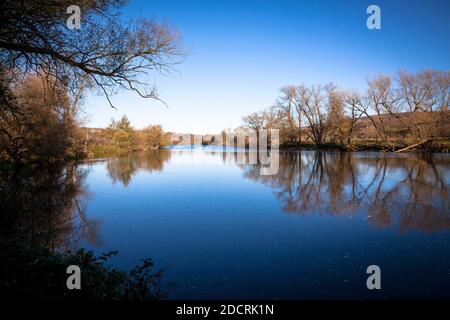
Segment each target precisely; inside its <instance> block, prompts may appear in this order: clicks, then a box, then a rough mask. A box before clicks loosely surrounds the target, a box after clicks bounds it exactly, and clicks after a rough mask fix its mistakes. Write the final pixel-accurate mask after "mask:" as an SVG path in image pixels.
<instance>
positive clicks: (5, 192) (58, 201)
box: [0, 163, 100, 250]
mask: <svg viewBox="0 0 450 320" xmlns="http://www.w3.org/2000/svg"><path fill="white" fill-rule="evenodd" d="M86 175H87V169H82V168H81V167H79V166H78V165H76V164H74V163H70V164H66V165H53V166H47V167H45V168H34V169H28V170H9V171H5V172H2V174H1V175H0V207H1V208H2V214H1V215H0V217H1V221H0V228H1V229H0V236H1V237H5V238H13V239H14V238H18V239H22V240H24V241H26V243H30V244H34V245H38V246H45V247H48V248H51V249H56V248H62V249H64V250H67V249H73V248H76V247H78V245H79V243H80V242H81V241H82V240H86V241H88V243H90V244H97V243H98V237H97V234H98V229H99V224H100V222H99V221H97V220H93V219H90V218H88V216H87V215H86V207H85V205H86V201H87V199H88V198H89V194H88V192H87V191H86V187H85V185H84V181H85V178H86Z"/></svg>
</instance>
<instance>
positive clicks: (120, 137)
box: [107, 116, 134, 151]
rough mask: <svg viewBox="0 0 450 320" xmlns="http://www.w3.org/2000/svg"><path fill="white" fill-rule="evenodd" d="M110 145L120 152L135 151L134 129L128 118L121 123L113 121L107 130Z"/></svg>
mask: <svg viewBox="0 0 450 320" xmlns="http://www.w3.org/2000/svg"><path fill="white" fill-rule="evenodd" d="M107 136H108V139H109V141H110V144H111V145H112V146H113V147H115V148H117V149H118V150H126V151H131V150H133V147H134V145H133V142H134V141H133V140H134V129H133V127H132V126H131V123H130V121H129V120H128V118H127V117H126V116H123V117H122V118H121V119H120V120H119V121H115V120H111V123H110V124H109V126H108V128H107Z"/></svg>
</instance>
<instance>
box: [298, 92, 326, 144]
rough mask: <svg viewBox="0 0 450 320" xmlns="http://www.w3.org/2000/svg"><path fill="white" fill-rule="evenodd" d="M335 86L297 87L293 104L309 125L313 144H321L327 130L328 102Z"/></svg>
mask: <svg viewBox="0 0 450 320" xmlns="http://www.w3.org/2000/svg"><path fill="white" fill-rule="evenodd" d="M334 90H335V87H334V86H333V85H332V84H327V85H325V86H322V85H316V86H311V87H306V86H304V85H301V86H299V87H297V95H296V98H295V100H294V103H295V106H296V108H297V110H298V112H299V114H300V113H301V114H302V115H303V116H304V117H305V118H306V122H307V124H308V126H309V128H308V129H309V132H310V136H311V139H312V140H313V141H314V143H315V144H322V143H323V142H324V141H325V137H326V134H327V130H328V121H327V110H328V103H329V101H330V99H331V98H332V97H333V95H332V94H333V92H334Z"/></svg>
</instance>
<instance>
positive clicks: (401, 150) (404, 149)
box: [395, 138, 441, 153]
mask: <svg viewBox="0 0 450 320" xmlns="http://www.w3.org/2000/svg"><path fill="white" fill-rule="evenodd" d="M436 139H441V138H428V139H424V140H422V141H420V142H418V143H415V144H412V145H410V146H408V147H406V148H403V149H400V150H397V151H395V152H396V153H400V152H403V151H407V150H410V149H412V148H415V147H418V146H421V145H423V144H425V143H428V142H431V141H433V140H436Z"/></svg>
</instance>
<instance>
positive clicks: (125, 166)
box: [106, 149, 170, 186]
mask: <svg viewBox="0 0 450 320" xmlns="http://www.w3.org/2000/svg"><path fill="white" fill-rule="evenodd" d="M169 160H170V151H169V150H165V149H160V150H152V151H147V152H135V153H130V154H128V155H125V156H121V157H115V158H111V159H109V160H108V162H107V164H106V168H107V170H108V174H109V176H110V177H111V179H112V182H113V183H116V182H117V181H120V182H121V183H122V184H123V185H124V186H128V184H129V183H130V182H131V179H132V178H133V175H134V174H136V173H137V172H138V170H145V171H149V172H154V171H162V169H163V168H164V163H165V162H166V161H169Z"/></svg>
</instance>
